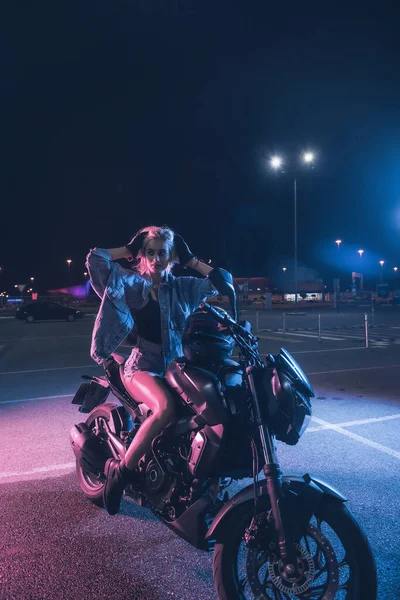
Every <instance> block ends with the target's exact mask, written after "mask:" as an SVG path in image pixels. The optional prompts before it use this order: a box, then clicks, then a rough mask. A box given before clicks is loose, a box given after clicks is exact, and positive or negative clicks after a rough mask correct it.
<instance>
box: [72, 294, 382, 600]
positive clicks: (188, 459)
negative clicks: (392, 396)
mask: <svg viewBox="0 0 400 600" xmlns="http://www.w3.org/2000/svg"><path fill="white" fill-rule="evenodd" d="M188 322H189V323H188V325H187V328H186V329H185V335H184V340H183V341H184V344H183V347H184V351H185V357H183V358H180V359H177V360H174V361H173V362H172V363H171V364H170V365H169V366H168V368H167V371H166V375H165V380H166V382H167V384H168V385H169V386H170V388H171V390H172V393H173V394H174V395H175V397H176V404H177V406H178V418H177V420H176V421H175V422H174V423H172V424H170V425H169V426H168V427H166V428H165V429H164V431H163V432H162V434H161V435H159V436H158V437H156V438H155V439H154V440H153V443H152V448H151V451H150V452H148V454H147V455H146V456H145V457H144V459H142V461H141V463H140V464H139V478H140V481H139V483H137V484H136V483H135V485H133V484H131V485H130V486H128V487H127V489H126V491H125V494H126V495H127V496H129V497H131V498H133V499H134V500H135V501H136V502H137V503H139V504H140V505H142V506H145V507H148V508H149V509H150V510H152V511H153V513H154V514H155V515H156V516H157V517H158V518H159V519H160V520H161V521H162V522H163V523H165V525H167V526H168V527H169V528H170V529H172V530H173V531H175V533H177V534H178V535H179V536H181V537H182V538H183V539H184V540H186V541H187V542H189V543H190V544H192V545H193V546H195V547H196V548H199V549H202V550H206V551H210V550H214V560H213V572H214V581H215V586H216V590H217V594H218V598H220V599H221V600H236V599H245V598H253V599H257V600H261V599H268V600H269V599H271V600H278V599H279V600H290V599H293V598H301V599H303V600H306V599H317V600H331V599H334V598H335V599H341V600H342V599H343V600H344V599H345V598H346V599H351V600H376V593H377V592H376V589H377V582H376V567H375V562H374V558H373V555H372V552H371V549H370V546H369V543H368V541H367V539H366V536H365V534H364V533H363V531H362V530H361V528H360V526H359V525H358V524H357V522H356V520H355V518H354V516H353V515H352V514H351V513H350V511H349V510H348V509H347V508H346V506H345V502H346V498H345V497H344V496H343V495H342V494H341V493H340V492H338V491H337V490H335V489H334V488H333V487H332V486H330V485H329V484H327V483H325V482H324V481H322V480H321V479H319V478H317V477H314V476H312V475H309V474H306V475H303V476H302V477H298V476H288V475H285V476H283V475H282V473H281V469H280V466H279V463H278V460H277V456H276V447H275V439H277V440H280V441H282V442H284V443H286V444H290V445H294V444H296V443H297V442H298V441H299V439H300V437H301V435H302V434H303V433H304V431H305V429H306V427H307V425H308V423H309V421H310V419H311V413H312V406H311V400H310V399H311V398H312V397H313V396H314V392H313V389H312V387H311V385H310V382H309V381H308V379H307V377H306V375H305V374H304V372H303V371H302V369H301V368H300V367H299V365H298V364H297V363H296V361H295V360H294V359H293V358H292V356H291V355H290V354H289V353H288V352H287V351H286V350H284V349H281V351H280V353H279V354H278V355H267V356H266V357H265V360H263V359H262V358H261V356H260V354H259V352H258V350H257V346H258V339H257V338H256V337H255V336H253V335H252V333H251V326H250V324H249V323H247V322H243V323H241V324H238V323H237V322H236V321H235V320H234V319H232V318H231V317H230V316H229V314H228V313H227V312H225V311H222V310H221V309H217V308H213V307H211V306H210V305H208V304H206V303H203V304H201V305H200V309H199V310H198V311H195V313H193V315H191V317H189V320H188ZM211 338H212V339H211ZM205 340H208V342H207V343H204V341H205ZM210 340H211V342H210ZM212 341H213V342H214V344H213V343H212ZM209 342H210V343H209ZM234 345H236V347H238V349H239V361H238V362H235V361H233V360H232V359H230V358H229V356H230V355H231V353H232V348H233V346H234ZM215 349H216V350H215ZM124 361H125V358H124V357H123V356H120V355H117V354H114V355H113V356H112V357H111V358H110V359H109V360H107V361H106V362H105V365H104V368H105V377H86V379H87V380H89V381H88V382H86V383H83V384H82V385H81V386H80V388H79V390H78V392H77V394H76V395H75V398H74V399H73V403H74V404H78V405H80V408H79V410H80V411H81V412H83V413H89V415H88V417H87V419H86V421H85V422H84V423H79V424H78V425H75V426H74V427H73V428H72V430H71V444H72V448H73V451H74V453H75V456H76V463H77V475H78V479H79V484H80V487H81V489H82V491H83V493H84V494H85V496H86V497H87V498H88V499H89V500H91V501H92V502H93V503H95V504H97V505H98V506H103V488H104V480H105V479H104V473H103V471H104V465H105V461H106V460H107V459H108V458H111V457H114V458H122V457H123V456H124V454H125V452H126V450H127V448H128V446H129V444H130V443H131V441H132V439H133V438H134V436H135V435H136V433H137V431H138V429H139V427H140V426H141V424H142V423H143V422H144V420H145V419H146V418H147V416H148V413H149V411H148V408H147V407H146V406H145V405H143V404H141V405H138V403H137V402H136V401H135V399H134V398H132V397H131V396H130V395H129V394H128V392H127V390H126V388H125V387H124V378H123V363H124ZM110 391H111V392H112V393H113V395H114V397H115V398H117V399H118V400H119V402H116V401H112V402H106V400H107V397H108V395H109V393H110ZM259 475H261V478H260V479H259ZM247 477H252V478H253V483H252V484H251V485H249V486H248V487H244V488H243V489H242V490H241V491H239V493H237V494H236V495H234V496H233V497H232V498H229V493H228V491H227V489H226V488H227V487H228V486H229V485H230V483H231V482H232V480H240V479H243V478H247Z"/></svg>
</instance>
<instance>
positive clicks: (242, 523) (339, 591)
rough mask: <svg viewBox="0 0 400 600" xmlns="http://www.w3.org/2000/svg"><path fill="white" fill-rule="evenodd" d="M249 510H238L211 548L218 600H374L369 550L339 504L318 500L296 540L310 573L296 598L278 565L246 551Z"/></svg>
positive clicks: (257, 552)
mask: <svg viewBox="0 0 400 600" xmlns="http://www.w3.org/2000/svg"><path fill="white" fill-rule="evenodd" d="M253 508H254V505H253V502H250V503H246V504H245V505H243V506H240V507H238V508H237V509H236V510H235V511H234V512H233V513H232V515H231V518H230V520H229V522H227V524H226V527H225V528H224V531H223V534H222V536H221V539H219V540H217V543H216V545H215V549H214V558H213V573H214V583H215V587H216V590H217V594H218V598H219V600H251V599H252V600H295V599H299V600H300V599H301V600H307V599H308V598H309V599H310V600H376V598H377V579H376V565H375V560H374V557H373V555H372V552H371V548H370V546H369V543H368V540H367V538H366V537H365V534H364V532H363V531H362V529H361V528H360V526H359V525H358V523H357V522H356V520H355V518H354V516H353V515H352V514H351V512H350V511H349V510H348V509H347V508H346V506H344V504H343V503H342V502H338V501H335V500H333V499H331V498H327V497H325V498H323V500H322V501H321V503H320V505H319V507H318V510H317V511H316V514H315V515H314V516H313V518H312V520H311V522H310V525H309V527H308V529H307V531H306V532H305V535H304V536H303V537H302V538H301V540H300V544H299V545H298V546H299V547H298V556H299V559H300V560H302V561H303V563H304V566H305V573H306V574H307V569H309V575H310V583H309V584H308V583H307V578H303V580H302V582H301V583H302V584H303V589H301V586H300V582H299V584H298V588H297V590H295V592H297V593H292V591H291V590H290V589H289V588H290V585H288V582H286V581H285V580H284V579H283V578H282V576H281V571H280V568H279V561H276V562H271V563H269V562H268V560H267V557H266V553H265V552H263V551H261V550H250V549H248V548H246V547H245V545H244V542H243V539H242V538H243V535H244V533H245V530H246V528H247V527H248V526H249V524H250V522H251V519H252V516H253ZM329 532H331V535H329ZM300 546H301V548H300ZM263 556H264V558H263ZM285 584H286V585H285ZM296 585H297V584H296ZM304 588H306V589H304Z"/></svg>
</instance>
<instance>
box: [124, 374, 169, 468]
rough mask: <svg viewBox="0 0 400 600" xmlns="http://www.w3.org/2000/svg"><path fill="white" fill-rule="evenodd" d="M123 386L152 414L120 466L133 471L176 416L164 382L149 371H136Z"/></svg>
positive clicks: (136, 436)
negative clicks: (155, 439)
mask: <svg viewBox="0 0 400 600" xmlns="http://www.w3.org/2000/svg"><path fill="white" fill-rule="evenodd" d="M125 385H126V387H127V388H128V390H129V392H130V393H131V394H132V396H133V397H134V398H135V400H136V401H137V402H144V404H146V406H148V407H149V409H150V410H151V412H152V414H151V415H150V416H149V417H148V418H147V419H146V420H145V421H144V423H143V424H142V425H141V426H140V427H139V430H138V432H137V434H136V435H135V437H134V438H133V440H132V443H131V445H130V446H129V448H128V450H127V452H126V455H125V457H124V460H123V463H124V465H125V466H126V467H127V468H128V469H129V470H130V471H133V470H134V469H135V467H136V466H137V464H138V462H139V459H140V458H141V457H142V456H143V455H144V454H145V453H146V452H147V451H148V450H149V449H150V447H151V443H152V441H153V439H154V438H155V437H156V436H157V435H159V434H160V433H161V432H162V430H163V429H164V427H166V426H167V425H168V423H170V422H171V421H172V420H173V418H174V416H175V403H174V398H173V396H172V394H171V392H170V391H169V390H168V388H167V386H166V385H165V383H164V381H163V379H162V378H161V377H160V376H158V375H156V374H155V373H151V372H149V371H137V372H136V373H135V374H134V376H133V377H131V378H127V379H126V380H125Z"/></svg>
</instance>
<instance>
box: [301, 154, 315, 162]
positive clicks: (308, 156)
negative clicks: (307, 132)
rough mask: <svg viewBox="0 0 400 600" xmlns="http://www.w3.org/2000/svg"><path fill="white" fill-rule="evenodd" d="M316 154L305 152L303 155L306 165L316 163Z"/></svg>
mask: <svg viewBox="0 0 400 600" xmlns="http://www.w3.org/2000/svg"><path fill="white" fill-rule="evenodd" d="M314 158H315V156H314V153H313V152H304V154H303V160H304V162H305V163H312V162H314Z"/></svg>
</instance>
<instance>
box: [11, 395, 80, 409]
mask: <svg viewBox="0 0 400 600" xmlns="http://www.w3.org/2000/svg"><path fill="white" fill-rule="evenodd" d="M74 395H75V394H57V396H38V397H37V398H19V399H17V400H4V401H2V400H0V408H1V407H2V406H3V404H19V403H21V402H34V401H35V400H54V398H72V396H74Z"/></svg>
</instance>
